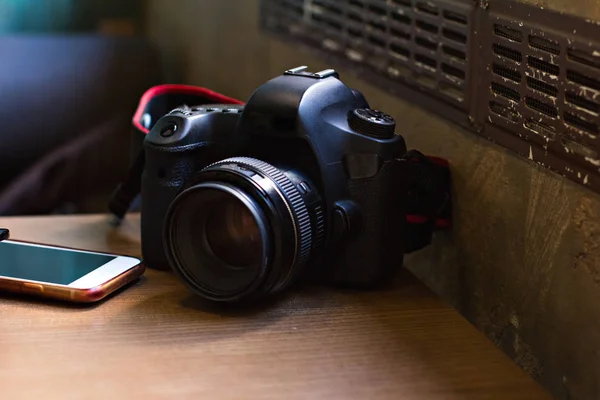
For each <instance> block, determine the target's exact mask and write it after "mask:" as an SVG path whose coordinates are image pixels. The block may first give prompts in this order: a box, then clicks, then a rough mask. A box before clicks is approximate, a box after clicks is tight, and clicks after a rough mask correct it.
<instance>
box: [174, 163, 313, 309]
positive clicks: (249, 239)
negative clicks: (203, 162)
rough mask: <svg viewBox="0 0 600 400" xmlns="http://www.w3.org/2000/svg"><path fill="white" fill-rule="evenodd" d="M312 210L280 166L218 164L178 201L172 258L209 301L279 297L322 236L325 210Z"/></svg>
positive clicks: (182, 275) (189, 283)
mask: <svg viewBox="0 0 600 400" xmlns="http://www.w3.org/2000/svg"><path fill="white" fill-rule="evenodd" d="M294 176H297V175H294ZM303 184H304V185H305V184H306V183H305V182H303ZM311 210H312V208H311V209H310V210H309V208H308V207H307V204H306V201H305V197H303V194H302V192H301V191H300V190H299V189H298V187H297V185H296V183H294V182H293V181H292V179H291V177H290V176H288V175H286V173H284V172H282V171H281V170H280V169H278V168H276V167H274V166H273V165H270V164H268V163H266V162H264V161H261V160H257V159H254V158H248V157H234V158H229V159H226V160H223V161H219V162H217V163H215V164H212V165H210V166H208V167H206V168H204V169H203V170H202V171H201V172H200V173H198V174H197V175H196V176H195V177H194V178H193V180H192V181H191V182H190V183H189V184H188V185H187V186H186V188H185V189H184V190H183V191H182V192H181V193H180V194H179V195H178V196H177V197H176V198H175V200H174V201H173V202H172V203H171V205H170V207H169V210H168V211H167V214H166V217H165V231H164V240H165V249H166V253H167V254H166V255H167V258H168V260H169V263H170V265H171V267H172V269H173V270H174V271H175V272H176V273H177V274H178V275H179V277H180V278H181V279H182V280H183V282H184V283H185V284H186V285H187V286H188V287H189V288H190V289H192V291H193V292H195V293H197V294H199V295H200V296H202V297H205V298H207V299H210V300H215V301H229V302H232V301H238V300H240V299H242V298H246V297H255V296H261V295H267V294H273V293H276V292H279V291H281V290H283V289H284V288H286V287H288V286H289V285H290V284H291V283H292V282H293V281H295V279H296V277H297V276H298V274H299V273H300V272H301V271H302V269H303V267H304V266H305V264H306V263H307V261H308V260H309V257H310V255H311V250H312V248H313V245H314V242H315V238H317V237H322V232H315V227H319V228H320V229H322V227H323V223H322V220H320V221H317V219H322V213H321V212H318V213H315V212H311ZM319 210H321V208H320V207H319ZM311 214H314V215H311Z"/></svg>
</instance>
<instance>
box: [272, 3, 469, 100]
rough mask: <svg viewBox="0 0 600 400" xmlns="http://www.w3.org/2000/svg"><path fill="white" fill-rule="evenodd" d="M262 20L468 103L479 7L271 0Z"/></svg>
mask: <svg viewBox="0 0 600 400" xmlns="http://www.w3.org/2000/svg"><path fill="white" fill-rule="evenodd" d="M262 8H263V21H264V25H265V26H266V27H267V29H269V30H271V31H278V32H286V33H287V34H291V35H293V36H295V37H296V38H299V39H302V40H304V41H305V42H308V43H310V44H311V45H312V46H318V47H321V48H323V49H325V50H326V51H327V52H329V53H331V54H333V55H337V56H338V57H340V58H344V59H345V60H346V61H349V62H351V63H353V64H354V65H356V66H359V67H360V68H368V69H370V70H371V71H372V72H375V73H377V74H380V75H383V76H385V77H386V79H388V80H389V84H390V85H394V84H397V83H401V84H403V85H409V86H412V87H415V88H418V89H419V90H422V91H424V92H426V93H428V94H431V95H433V96H436V97H437V98H440V99H443V100H444V101H445V102H448V103H450V104H453V105H454V106H456V107H459V108H462V109H463V110H465V111H466V110H468V108H469V103H468V102H469V98H470V96H469V91H470V88H469V85H468V82H469V79H470V74H471V72H470V67H469V62H470V46H471V43H470V41H471V39H470V32H471V20H472V13H473V5H472V4H470V3H466V2H461V1H453V0H434V1H419V0H305V1H302V0H264V1H263V2H262Z"/></svg>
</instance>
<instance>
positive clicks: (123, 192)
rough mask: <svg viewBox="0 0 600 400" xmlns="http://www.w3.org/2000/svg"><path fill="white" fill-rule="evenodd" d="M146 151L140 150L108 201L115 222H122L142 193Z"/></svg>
mask: <svg viewBox="0 0 600 400" xmlns="http://www.w3.org/2000/svg"><path fill="white" fill-rule="evenodd" d="M144 165H145V153H144V149H143V148H142V149H141V150H139V151H138V155H137V157H136V158H135V160H134V161H133V164H132V165H131V167H130V168H129V172H128V173H127V176H126V177H125V180H124V181H123V182H122V183H121V184H119V186H117V188H116V189H115V191H114V192H113V194H112V196H111V197H110V200H109V202H108V210H109V211H110V212H111V214H113V216H114V217H115V219H114V221H113V222H114V223H115V224H116V225H118V224H120V223H121V221H123V218H125V214H127V211H129V208H130V207H131V204H132V203H133V201H134V200H135V198H136V197H137V196H138V194H140V191H141V187H142V174H143V173H144Z"/></svg>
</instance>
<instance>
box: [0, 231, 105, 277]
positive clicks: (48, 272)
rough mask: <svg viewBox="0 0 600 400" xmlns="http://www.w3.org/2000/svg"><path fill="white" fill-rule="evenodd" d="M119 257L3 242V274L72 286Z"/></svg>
mask: <svg viewBox="0 0 600 400" xmlns="http://www.w3.org/2000/svg"><path fill="white" fill-rule="evenodd" d="M115 258H116V256H107V255H104V254H90V253H85V252H79V251H74V250H68V249H57V248H52V247H44V246H38V245H30V244H22V243H15V242H0V276H4V277H7V278H16V279H25V280H33V281H39V282H48V283H56V284H59V285H69V284H70V283H73V282H75V281H76V280H78V279H79V278H81V277H83V276H85V275H87V274H89V273H90V272H92V271H93V270H95V269H97V268H99V267H101V266H103V265H104V264H106V263H108V262H110V261H112V260H114V259H115Z"/></svg>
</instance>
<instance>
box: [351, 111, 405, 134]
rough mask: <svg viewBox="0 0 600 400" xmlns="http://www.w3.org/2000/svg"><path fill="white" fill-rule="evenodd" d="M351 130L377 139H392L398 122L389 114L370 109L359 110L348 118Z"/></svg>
mask: <svg viewBox="0 0 600 400" xmlns="http://www.w3.org/2000/svg"><path fill="white" fill-rule="evenodd" d="M348 124H349V125H350V128H352V129H353V130H355V131H356V132H358V133H362V134H363V135H367V136H371V137H374V138H376V139H391V138H393V137H394V134H395V132H396V120H395V119H394V117H392V116H391V115H389V114H386V113H384V112H381V111H378V110H373V109H370V108H358V109H356V110H354V111H352V112H351V113H350V115H349V117H348Z"/></svg>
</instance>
